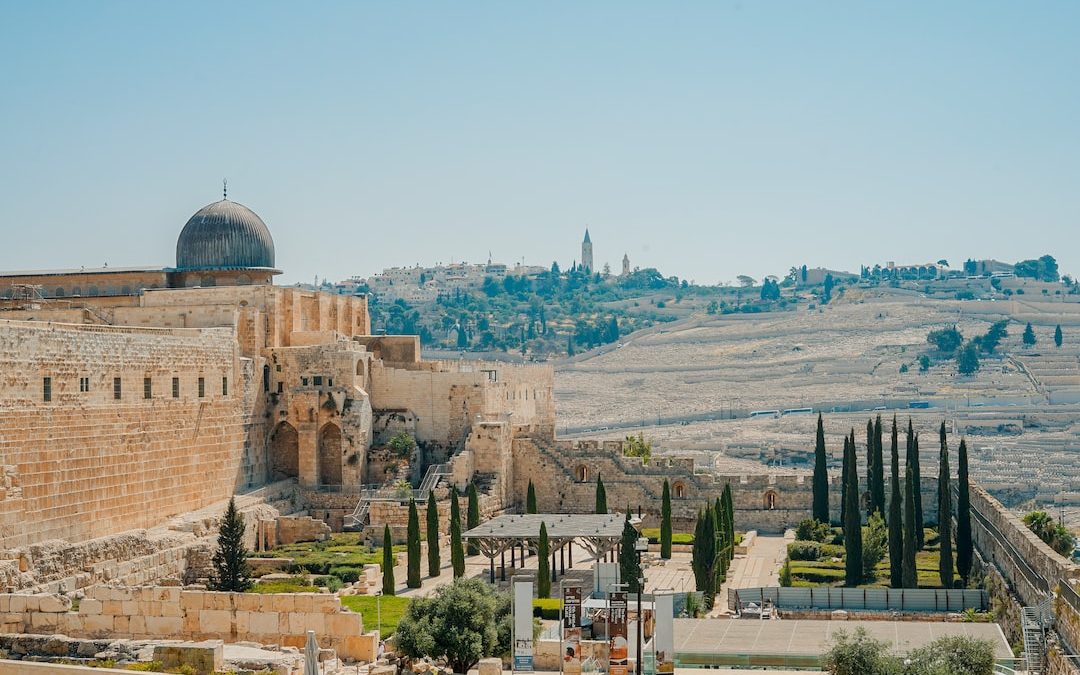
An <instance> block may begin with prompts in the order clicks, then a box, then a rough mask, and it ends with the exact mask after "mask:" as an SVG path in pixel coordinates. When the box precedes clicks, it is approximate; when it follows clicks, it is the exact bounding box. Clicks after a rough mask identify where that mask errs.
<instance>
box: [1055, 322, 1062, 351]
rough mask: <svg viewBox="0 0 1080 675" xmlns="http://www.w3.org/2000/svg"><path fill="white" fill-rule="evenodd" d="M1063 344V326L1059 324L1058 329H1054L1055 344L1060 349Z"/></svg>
mask: <svg viewBox="0 0 1080 675" xmlns="http://www.w3.org/2000/svg"><path fill="white" fill-rule="evenodd" d="M1062 342H1064V336H1063V335H1062V334H1061V324H1060V323H1059V324H1058V325H1057V328H1055V329H1054V344H1055V345H1056V346H1058V347H1060V346H1061V343H1062Z"/></svg>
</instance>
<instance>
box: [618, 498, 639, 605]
mask: <svg viewBox="0 0 1080 675" xmlns="http://www.w3.org/2000/svg"><path fill="white" fill-rule="evenodd" d="M637 538H638V532H637V530H635V529H634V526H633V525H631V524H630V514H629V513H627V514H626V520H625V521H624V522H623V531H622V540H621V542H620V546H619V576H620V577H622V579H621V581H622V582H623V583H624V584H627V591H628V592H630V593H638V592H640V588H641V587H640V585H639V584H638V579H640V578H641V565H639V564H638V554H637V550H636V548H635V547H634V544H636V543H637Z"/></svg>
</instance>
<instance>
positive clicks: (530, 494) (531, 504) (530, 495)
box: [525, 478, 537, 513]
mask: <svg viewBox="0 0 1080 675" xmlns="http://www.w3.org/2000/svg"><path fill="white" fill-rule="evenodd" d="M536 512H537V511H536V486H535V485H533V482H532V479H531V478H530V479H529V490H528V491H527V492H526V493H525V513H536Z"/></svg>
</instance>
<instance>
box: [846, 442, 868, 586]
mask: <svg viewBox="0 0 1080 675" xmlns="http://www.w3.org/2000/svg"><path fill="white" fill-rule="evenodd" d="M854 433H855V431H854V429H853V430H852V438H850V439H844V462H845V463H846V464H848V465H849V468H848V471H847V474H848V481H847V485H845V489H844V494H845V498H844V502H845V504H846V506H847V509H846V510H845V511H844V585H845V586H858V585H859V584H860V583H862V579H863V565H862V514H861V513H860V510H859V494H858V489H859V472H858V471H857V470H856V469H855V463H856V461H858V460H857V459H856V454H855V440H854Z"/></svg>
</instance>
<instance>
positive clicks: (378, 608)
mask: <svg viewBox="0 0 1080 675" xmlns="http://www.w3.org/2000/svg"><path fill="white" fill-rule="evenodd" d="M375 616H376V619H375V626H376V627H377V630H378V631H379V638H380V639H382V589H381V588H380V589H379V590H378V591H377V592H376V593H375Z"/></svg>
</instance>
